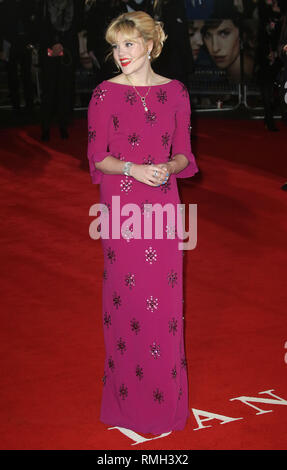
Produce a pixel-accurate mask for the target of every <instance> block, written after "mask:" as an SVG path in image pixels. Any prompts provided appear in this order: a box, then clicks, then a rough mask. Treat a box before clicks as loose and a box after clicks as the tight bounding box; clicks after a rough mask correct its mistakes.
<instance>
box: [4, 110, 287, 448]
mask: <svg viewBox="0 0 287 470" xmlns="http://www.w3.org/2000/svg"><path fill="white" fill-rule="evenodd" d="M56 131H57V129H55V133H54V135H52V140H51V142H49V143H48V144H44V143H43V142H40V140H39V129H38V128H36V127H34V126H27V127H25V128H14V129H6V130H2V131H1V147H2V152H1V166H0V181H1V188H2V202H1V215H2V224H1V227H2V263H1V264H2V276H1V285H2V293H1V311H2V313H1V341H0V348H1V382H2V385H1V391H0V394H1V397H0V403H1V411H0V422H1V424H0V439H1V444H0V445H1V448H2V449H106V450H109V449H128V450H133V449H137V450H140V449H141V450H142V449H144V450H148V449H157V450H159V449H182V450H184V449H215V450H216V449H262V450H263V449H270V450H273V449H286V445H287V438H286V429H287V379H286V376H287V328H286V327H287V320H286V305H287V293H286V291H287V289H286V267H287V255H286V240H287V217H286V213H287V193H286V192H284V191H282V190H281V189H280V187H281V186H282V184H283V183H284V182H285V181H286V180H287V157H286V156H287V138H286V135H287V129H286V128H283V126H282V125H281V127H280V132H278V133H277V134H275V133H268V132H267V131H265V130H264V128H263V124H262V122H255V121H226V120H207V119H202V118H199V120H198V123H197V125H196V135H197V137H196V139H194V150H195V153H196V156H197V161H198V164H199V166H200V169H201V175H199V176H197V177H195V178H193V179H192V180H190V181H186V182H185V183H182V184H181V191H182V199H183V202H185V203H186V204H187V203H194V204H197V205H198V243H197V246H196V248H195V249H194V250H192V251H189V252H186V255H185V260H186V282H185V290H186V298H185V306H186V312H185V318H186V349H187V360H188V366H189V382H190V410H191V416H190V419H189V421H188V424H187V426H186V428H185V430H184V431H181V432H173V433H171V434H170V435H168V436H166V437H162V438H160V439H156V440H149V441H146V442H144V443H141V444H137V445H133V444H135V441H134V440H132V439H131V437H128V436H126V435H125V434H123V433H121V432H120V431H119V430H118V429H110V430H109V429H108V427H107V426H105V425H103V424H102V423H100V422H99V407H100V398H101V388H102V382H101V378H102V375H103V361H104V344H103V336H102V324H101V276H102V263H103V257H102V252H101V246H100V241H94V240H91V239H90V238H89V232H88V230H89V224H90V222H91V218H90V217H89V215H88V214H89V208H90V206H91V205H92V204H93V203H95V202H97V201H98V187H97V186H93V185H92V184H91V183H90V177H89V174H88V172H87V161H86V156H85V151H86V138H87V136H86V122H85V121H84V120H82V121H76V122H75V124H74V126H73V129H72V131H71V137H70V139H69V140H68V141H62V140H61V139H60V138H59V137H58V133H57V132H56ZM262 392H265V393H262ZM266 392H268V393H266ZM240 397H241V400H239V398H240ZM242 397H253V398H242ZM255 407H256V408H255ZM198 410H200V411H198ZM267 411H269V412H268V413H267ZM211 413H213V415H212V414H211ZM219 415H221V416H219ZM196 417H197V419H196ZM235 418H237V419H236V420H235ZM238 418H241V419H238ZM207 419H209V420H207ZM198 428H199V429H198ZM134 437H135V436H134ZM145 437H149V436H145ZM150 437H152V436H150ZM137 439H139V437H137Z"/></svg>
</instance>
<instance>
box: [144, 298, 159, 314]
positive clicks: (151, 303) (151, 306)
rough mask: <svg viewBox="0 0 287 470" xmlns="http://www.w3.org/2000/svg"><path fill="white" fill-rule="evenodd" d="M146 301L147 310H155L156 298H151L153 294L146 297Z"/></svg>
mask: <svg viewBox="0 0 287 470" xmlns="http://www.w3.org/2000/svg"><path fill="white" fill-rule="evenodd" d="M146 303H147V307H146V309H147V310H150V311H151V312H153V311H154V310H157V308H158V299H157V298H153V296H152V295H151V296H150V297H149V298H148V299H146Z"/></svg>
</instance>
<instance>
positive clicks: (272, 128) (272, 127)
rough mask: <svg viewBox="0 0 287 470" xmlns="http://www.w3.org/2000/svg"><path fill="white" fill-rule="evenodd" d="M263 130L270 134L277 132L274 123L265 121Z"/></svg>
mask: <svg viewBox="0 0 287 470" xmlns="http://www.w3.org/2000/svg"><path fill="white" fill-rule="evenodd" d="M265 128H266V129H268V131H270V132H278V131H279V129H277V127H276V126H275V123H274V121H265Z"/></svg>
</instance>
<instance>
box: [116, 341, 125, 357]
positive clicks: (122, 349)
mask: <svg viewBox="0 0 287 470" xmlns="http://www.w3.org/2000/svg"><path fill="white" fill-rule="evenodd" d="M117 345H118V350H119V351H120V353H121V354H123V353H124V352H125V351H126V350H127V347H126V342H125V341H124V340H123V339H122V338H120V339H119V340H118V343H117Z"/></svg>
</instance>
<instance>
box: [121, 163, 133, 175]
mask: <svg viewBox="0 0 287 470" xmlns="http://www.w3.org/2000/svg"><path fill="white" fill-rule="evenodd" d="M132 164H133V163H132V162H126V163H125V164H124V169H123V174H124V175H126V176H130V170H131V166H132Z"/></svg>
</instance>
